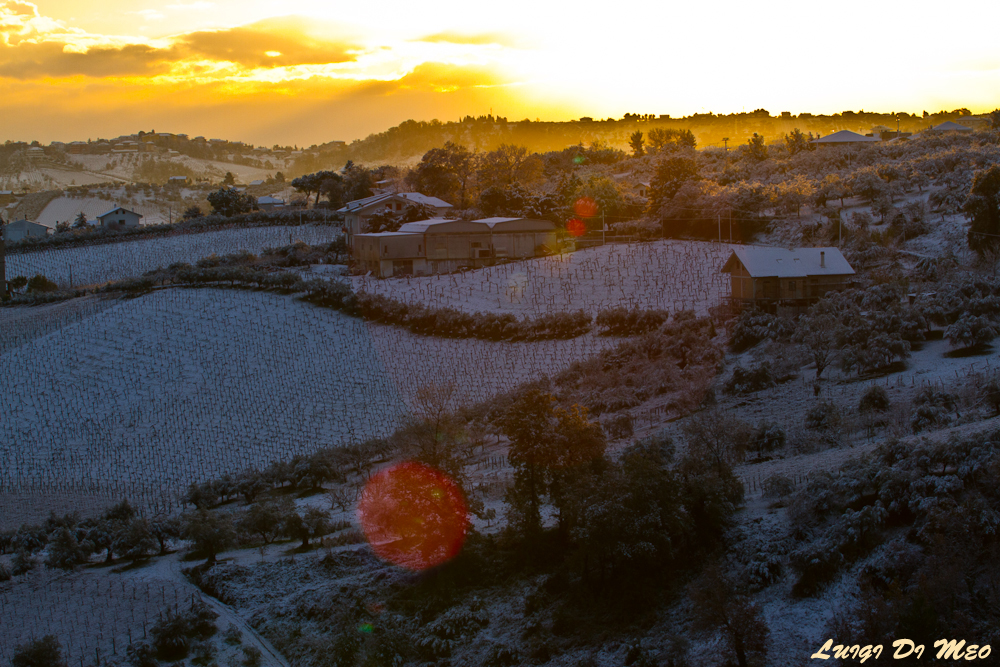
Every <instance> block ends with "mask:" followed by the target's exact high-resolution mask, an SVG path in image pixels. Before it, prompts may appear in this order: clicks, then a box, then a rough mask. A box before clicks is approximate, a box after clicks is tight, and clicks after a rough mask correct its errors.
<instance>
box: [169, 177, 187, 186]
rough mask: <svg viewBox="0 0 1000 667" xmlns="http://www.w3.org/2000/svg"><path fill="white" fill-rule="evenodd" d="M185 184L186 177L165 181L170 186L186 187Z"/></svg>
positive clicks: (171, 178)
mask: <svg viewBox="0 0 1000 667" xmlns="http://www.w3.org/2000/svg"><path fill="white" fill-rule="evenodd" d="M187 182H188V177H187V176H171V177H170V178H169V179H168V181H167V183H169V184H170V185H187Z"/></svg>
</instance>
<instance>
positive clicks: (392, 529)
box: [358, 461, 469, 570]
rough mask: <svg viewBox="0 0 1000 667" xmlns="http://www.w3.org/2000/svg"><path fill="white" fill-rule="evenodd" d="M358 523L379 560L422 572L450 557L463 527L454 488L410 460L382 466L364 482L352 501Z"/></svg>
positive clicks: (460, 539)
mask: <svg viewBox="0 0 1000 667" xmlns="http://www.w3.org/2000/svg"><path fill="white" fill-rule="evenodd" d="M358 519H359V521H360V523H361V528H362V530H364V533H365V537H366V538H367V539H368V543H369V544H371V546H372V550H373V551H375V553H376V554H377V555H378V556H379V557H380V558H382V559H384V560H387V561H389V562H390V563H394V564H395V565H399V566H400V567H405V568H407V569H410V570H426V569H428V568H431V567H434V566H436V565H441V564H442V563H445V562H447V561H449V560H451V559H452V558H454V557H455V556H456V555H458V552H459V551H461V549H462V544H463V543H464V542H465V534H466V531H467V530H468V528H469V517H468V513H467V511H466V506H465V499H464V498H463V497H462V491H461V489H459V488H458V485H457V484H455V483H454V482H453V481H452V480H451V479H450V478H449V477H448V476H447V475H445V474H444V473H442V472H441V471H439V470H435V469H434V468H431V467H430V466H426V465H424V464H422V463H416V462H414V461H410V462H407V463H401V464H398V465H394V466H392V467H391V468H387V469H386V470H383V471H382V472H380V473H378V474H377V475H375V476H374V477H372V478H371V479H370V480H369V481H368V484H366V485H365V489H364V491H363V492H362V494H361V500H360V501H359V502H358Z"/></svg>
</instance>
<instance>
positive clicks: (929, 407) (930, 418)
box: [910, 387, 958, 433]
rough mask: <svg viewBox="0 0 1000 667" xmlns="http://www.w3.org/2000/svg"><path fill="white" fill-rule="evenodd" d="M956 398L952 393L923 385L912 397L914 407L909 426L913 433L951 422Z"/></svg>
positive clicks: (956, 401)
mask: <svg viewBox="0 0 1000 667" xmlns="http://www.w3.org/2000/svg"><path fill="white" fill-rule="evenodd" d="M957 403H958V399H957V397H956V396H955V395H954V394H950V393H948V392H946V391H939V390H937V389H935V388H934V387H924V388H923V389H921V390H920V391H918V392H917V395H916V396H915V397H914V398H913V406H914V408H915V411H914V414H913V418H912V419H911V420H910V426H911V428H912V429H913V432H914V433H919V432H920V431H923V430H926V429H929V428H940V427H942V426H945V425H947V424H950V423H951V420H952V416H951V413H952V412H954V411H955V407H956V405H957Z"/></svg>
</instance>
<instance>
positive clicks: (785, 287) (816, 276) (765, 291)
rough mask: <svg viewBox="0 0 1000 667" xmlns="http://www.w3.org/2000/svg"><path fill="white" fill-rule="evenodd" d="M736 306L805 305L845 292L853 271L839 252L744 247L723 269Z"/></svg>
mask: <svg viewBox="0 0 1000 667" xmlns="http://www.w3.org/2000/svg"><path fill="white" fill-rule="evenodd" d="M722 272H723V273H728V274H729V275H730V277H731V278H732V295H731V298H732V299H733V301H734V302H737V303H741V304H755V305H760V306H764V307H768V306H774V305H778V304H783V305H806V304H808V303H810V302H812V301H815V300H817V299H819V298H821V297H823V296H824V295H825V294H826V293H827V292H831V291H836V290H842V289H846V288H847V286H848V284H849V282H850V280H851V276H853V275H854V269H853V268H851V265H850V264H849V263H848V262H847V260H846V259H844V256H843V255H842V254H841V253H840V250H838V249H837V248H794V249H791V250H789V249H786V248H768V247H763V246H741V247H738V248H735V249H734V250H733V254H732V255H730V257H729V260H728V261H727V262H726V264H725V265H724V266H723V267H722Z"/></svg>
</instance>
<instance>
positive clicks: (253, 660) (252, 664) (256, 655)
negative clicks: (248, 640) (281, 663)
mask: <svg viewBox="0 0 1000 667" xmlns="http://www.w3.org/2000/svg"><path fill="white" fill-rule="evenodd" d="M262 658H263V655H262V654H261V652H260V649H259V648H257V647H256V646H244V647H243V662H242V663H240V664H241V665H242V666H243V667H260V665H261V662H262Z"/></svg>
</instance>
